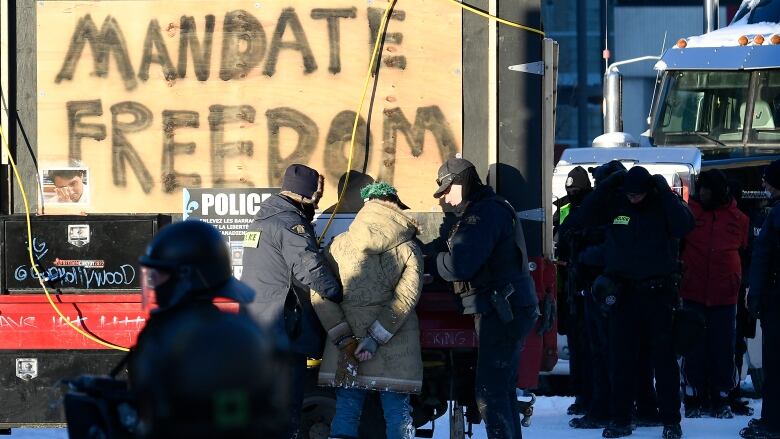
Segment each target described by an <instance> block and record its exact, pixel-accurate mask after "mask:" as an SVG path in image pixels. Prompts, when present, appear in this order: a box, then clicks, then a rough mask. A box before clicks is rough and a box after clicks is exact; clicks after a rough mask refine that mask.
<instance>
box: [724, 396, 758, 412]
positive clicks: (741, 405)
mask: <svg viewBox="0 0 780 439" xmlns="http://www.w3.org/2000/svg"><path fill="white" fill-rule="evenodd" d="M729 406H731V412H732V413H734V414H735V415H736V416H753V407H750V403H749V402H748V401H747V400H745V399H742V398H736V399H730V400H729Z"/></svg>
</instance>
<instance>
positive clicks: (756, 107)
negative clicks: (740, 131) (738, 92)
mask: <svg viewBox="0 0 780 439" xmlns="http://www.w3.org/2000/svg"><path fill="white" fill-rule="evenodd" d="M756 75H757V85H756V101H755V103H754V104H753V116H752V118H751V129H750V136H749V142H751V143H758V144H762V145H765V144H772V145H777V144H780V70H764V71H760V72H756Z"/></svg>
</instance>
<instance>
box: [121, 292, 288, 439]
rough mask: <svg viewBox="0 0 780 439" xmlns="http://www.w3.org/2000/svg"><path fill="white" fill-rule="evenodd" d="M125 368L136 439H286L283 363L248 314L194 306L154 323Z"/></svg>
mask: <svg viewBox="0 0 780 439" xmlns="http://www.w3.org/2000/svg"><path fill="white" fill-rule="evenodd" d="M128 366H129V367H128V371H129V377H130V384H131V389H132V390H133V392H134V394H135V395H136V396H137V398H138V421H139V422H138V426H137V429H136V432H137V436H138V437H140V438H143V439H158V438H160V439H162V438H172V437H185V438H190V439H198V438H203V439H206V438H208V439H212V438H231V439H234V438H235V439H242V438H247V439H249V438H268V439H276V438H279V439H281V438H284V439H286V438H287V436H286V434H287V430H288V428H289V413H288V407H289V400H288V394H289V392H290V382H289V380H288V379H286V375H287V374H285V373H280V371H286V370H288V368H289V357H287V356H285V355H284V354H283V353H282V352H281V351H280V350H279V349H278V347H277V346H275V345H274V340H273V339H272V337H271V335H270V334H269V333H268V332H267V331H264V330H263V329H262V328H260V327H259V326H258V325H257V323H255V322H254V321H253V320H252V319H251V317H249V316H248V315H246V314H243V313H238V314H237V313H230V312H224V311H221V310H219V309H218V308H217V307H215V306H213V305H211V304H208V305H206V306H200V305H197V304H194V305H190V306H183V307H180V308H178V309H177V312H176V313H167V314H159V315H157V316H154V317H152V318H151V319H150V321H149V324H148V325H147V327H146V328H144V331H143V332H142V333H141V335H140V336H139V343H138V346H136V348H134V352H133V355H132V356H131V359H130V363H129V365H128Z"/></svg>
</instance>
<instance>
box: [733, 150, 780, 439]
mask: <svg viewBox="0 0 780 439" xmlns="http://www.w3.org/2000/svg"><path fill="white" fill-rule="evenodd" d="M764 189H765V190H766V192H767V194H768V195H769V196H770V197H771V198H770V201H769V207H770V208H771V210H770V212H769V215H768V216H767V218H766V220H765V221H764V224H763V226H762V227H761V231H760V232H759V234H758V237H757V238H756V239H755V241H753V256H752V258H751V266H750V289H749V290H748V295H747V306H748V310H749V311H750V313H751V314H753V315H754V316H755V317H757V318H760V320H761V330H762V337H763V339H762V347H763V349H762V358H763V371H764V387H763V390H762V397H763V399H764V402H763V405H762V406H761V418H760V419H753V420H751V421H750V423H749V424H748V427H747V428H744V429H743V430H742V431H740V432H739V434H740V436H742V437H744V438H749V439H758V438H766V439H770V438H772V439H773V438H780V385H778V377H780V353H778V351H777V348H776V346H777V343H778V340H780V297H778V293H780V291H778V284H777V276H778V268H780V267H778V263H777V260H778V257H780V207H778V206H780V160H775V161H774V162H772V163H771V164H770V165H769V166H768V167H767V168H766V169H765V170H764Z"/></svg>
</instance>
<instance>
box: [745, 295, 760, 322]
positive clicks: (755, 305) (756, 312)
mask: <svg viewBox="0 0 780 439" xmlns="http://www.w3.org/2000/svg"><path fill="white" fill-rule="evenodd" d="M745 303H746V305H747V309H748V312H749V313H750V315H751V316H753V318H754V319H760V318H761V300H760V299H759V297H757V295H756V294H750V290H748V293H747V296H745Z"/></svg>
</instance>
